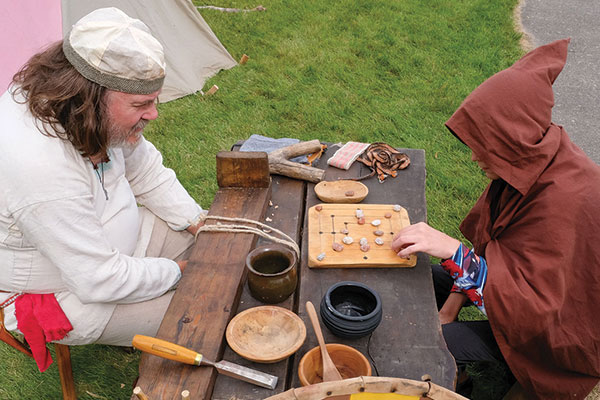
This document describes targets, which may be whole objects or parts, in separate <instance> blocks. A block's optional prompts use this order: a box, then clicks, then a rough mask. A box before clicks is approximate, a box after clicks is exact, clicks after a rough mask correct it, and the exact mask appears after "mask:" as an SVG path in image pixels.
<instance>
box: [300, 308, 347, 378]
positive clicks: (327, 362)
mask: <svg viewBox="0 0 600 400" xmlns="http://www.w3.org/2000/svg"><path fill="white" fill-rule="evenodd" d="M306 311H307V312H308V317H309V318H310V322H312V326H313V329H314V330H315V335H317V341H318V342H319V346H320V347H321V358H322V359H323V382H328V381H341V380H342V379H343V378H342V375H341V374H340V371H338V369H337V368H336V367H335V364H334V363H333V361H332V360H331V357H330V356H329V353H328V352H327V346H325V339H323V332H321V325H320V324H319V317H318V316H317V312H316V311H315V306H313V303H311V302H310V301H307V302H306Z"/></svg>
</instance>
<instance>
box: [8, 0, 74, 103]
mask: <svg viewBox="0 0 600 400" xmlns="http://www.w3.org/2000/svg"><path fill="white" fill-rule="evenodd" d="M60 39H62V16H61V4H60V0H19V1H2V2H0V54H2V62H1V63H0V94H2V93H4V91H5V90H6V89H7V88H8V85H9V84H10V82H11V80H12V77H13V75H14V74H15V73H16V72H17V71H18V70H19V69H20V68H21V67H22V66H23V64H25V62H26V61H27V60H28V59H29V57H31V56H32V55H34V54H35V53H37V52H39V51H40V50H42V49H43V48H44V47H46V46H47V45H48V44H50V43H52V42H55V41H57V40H60Z"/></svg>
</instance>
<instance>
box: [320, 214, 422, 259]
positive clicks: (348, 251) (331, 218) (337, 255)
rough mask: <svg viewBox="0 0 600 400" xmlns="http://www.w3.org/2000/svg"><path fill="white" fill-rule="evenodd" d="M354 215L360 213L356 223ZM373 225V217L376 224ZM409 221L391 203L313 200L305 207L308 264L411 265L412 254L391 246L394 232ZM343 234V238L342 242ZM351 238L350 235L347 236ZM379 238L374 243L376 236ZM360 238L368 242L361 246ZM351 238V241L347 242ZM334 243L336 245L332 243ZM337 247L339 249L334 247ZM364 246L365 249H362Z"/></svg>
mask: <svg viewBox="0 0 600 400" xmlns="http://www.w3.org/2000/svg"><path fill="white" fill-rule="evenodd" d="M357 209H360V210H361V211H359V212H358V215H361V212H362V214H363V215H364V224H359V218H358V217H357ZM377 220H378V221H379V224H378V225H377V226H375V225H373V221H375V223H376V224H377ZM408 225H410V220H409V218H408V213H407V212H406V210H405V209H404V208H403V207H400V206H398V205H393V204H337V203H326V204H325V203H324V204H317V205H316V206H313V207H311V208H310V209H309V210H308V266H309V267H311V268H373V267H378V268H398V267H414V266H415V265H416V263H417V257H416V256H415V255H412V256H410V258H400V257H398V255H397V254H396V253H395V252H394V251H393V250H392V248H391V244H392V239H393V237H394V235H395V234H396V233H397V232H398V231H399V230H400V229H402V228H403V227H405V226H408ZM344 238H346V239H345V242H344ZM348 238H351V239H348ZM377 238H379V240H378V242H379V243H380V244H378V243H376V239H377ZM361 239H363V243H364V242H365V240H364V239H366V243H367V245H368V246H363V248H362V249H361V244H360V241H361ZM349 242H352V243H349ZM334 243H336V245H334ZM334 246H335V247H337V248H338V249H340V246H341V251H336V250H334V248H333V247H334ZM366 247H368V250H366V251H364V250H365V249H366Z"/></svg>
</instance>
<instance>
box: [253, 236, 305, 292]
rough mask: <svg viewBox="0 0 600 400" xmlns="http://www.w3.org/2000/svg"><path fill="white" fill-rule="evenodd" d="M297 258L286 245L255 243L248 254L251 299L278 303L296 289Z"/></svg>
mask: <svg viewBox="0 0 600 400" xmlns="http://www.w3.org/2000/svg"><path fill="white" fill-rule="evenodd" d="M297 264H298V259H297V257H296V253H294V252H293V251H292V250H291V249H289V248H288V247H285V246H282V245H279V244H267V245H264V246H259V247H257V248H255V249H254V250H252V251H251V252H250V253H248V256H247V257H246V268H247V269H248V288H249V289H250V294H252V297H254V298H255V299H257V300H259V301H261V302H263V303H268V304H276V303H281V302H282V301H284V300H285V299H287V298H288V297H289V296H290V295H291V294H292V293H294V291H295V290H296V285H297V284H298V267H297Z"/></svg>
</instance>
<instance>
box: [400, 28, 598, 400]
mask: <svg viewBox="0 0 600 400" xmlns="http://www.w3.org/2000/svg"><path fill="white" fill-rule="evenodd" d="M568 44H569V39H564V40H558V41H555V42H552V43H550V44H548V45H545V46H541V47H538V48H537V49H535V50H533V51H531V52H529V53H528V54H526V55H525V56H523V57H522V58H521V59H520V60H519V61H517V62H516V63H515V64H514V65H512V66H511V67H510V68H508V69H505V70H503V71H501V72H498V73H497V74H495V75H494V76H492V77H491V78H489V79H488V80H486V81H485V82H483V83H482V84H481V85H480V86H479V87H478V88H477V89H475V90H474V91H473V92H472V93H471V94H470V95H469V96H468V97H467V98H466V99H465V100H464V102H463V103H462V105H461V106H460V108H459V109H458V110H457V111H456V112H455V113H454V114H453V115H452V117H451V118H450V119H449V120H448V121H447V122H446V127H447V128H448V129H449V130H450V131H451V132H452V133H453V134H454V135H455V136H456V137H457V138H458V139H460V140H461V141H462V142H463V143H464V144H466V145H467V146H468V147H469V148H470V149H471V151H472V159H473V160H474V161H476V162H477V163H478V164H479V166H480V167H481V168H482V169H483V170H484V172H485V174H486V176H488V178H490V179H491V180H492V181H491V183H490V184H489V185H488V187H487V188H486V189H485V191H484V192H483V194H482V195H481V197H480V198H479V200H478V201H477V203H476V204H475V206H474V207H473V209H472V210H471V211H470V212H469V214H468V215H467V216H466V218H465V219H464V221H463V222H462V224H461V226H460V229H461V231H462V233H463V234H464V235H465V237H466V238H467V239H468V240H469V241H470V242H471V243H472V244H473V250H472V251H471V253H472V254H474V255H473V259H475V260H476V262H473V265H480V264H482V265H484V264H485V265H486V268H487V270H485V268H484V269H482V270H477V271H476V273H475V274H471V276H473V275H475V276H476V278H478V280H477V279H475V280H476V281H478V282H479V284H480V286H479V289H481V290H480V291H479V294H480V295H481V298H477V295H472V294H473V292H472V291H471V293H470V294H468V293H466V291H461V290H460V288H457V287H456V284H455V286H454V288H453V290H452V292H453V293H451V294H450V295H449V297H448V298H447V300H446V302H445V303H444V305H443V307H442V308H441V310H440V321H441V322H442V324H447V325H443V328H446V327H451V326H453V325H459V324H466V323H467V322H452V321H455V320H456V317H457V315H458V311H459V310H460V307H461V306H462V305H463V304H464V303H465V301H467V298H468V300H471V302H473V303H475V304H476V305H478V306H479V307H480V309H482V310H484V311H485V312H486V314H487V317H488V320H489V327H490V328H491V333H493V336H492V335H491V334H490V335H489V337H490V340H492V342H494V341H495V343H493V344H492V345H489V346H488V347H489V348H490V349H491V350H489V351H488V352H487V354H488V355H490V354H491V356H489V357H487V356H486V355H484V356H483V357H481V358H484V359H485V358H487V359H492V358H495V359H502V358H503V359H504V360H505V361H506V363H507V364H508V366H509V368H510V370H511V371H512V373H513V374H514V376H515V377H516V379H517V380H518V381H519V383H520V384H521V386H522V387H523V389H524V390H525V391H526V392H528V393H529V394H530V398H539V399H582V398H584V397H585V396H586V395H587V394H588V393H589V392H590V391H591V390H592V389H593V387H594V386H595V385H596V384H597V383H598V380H599V377H600V322H598V317H597V316H596V312H597V310H598V308H600V245H598V244H597V241H598V240H600V167H599V166H598V165H596V164H595V163H594V162H593V161H592V160H590V159H589V158H588V157H587V156H586V155H585V154H584V153H583V151H582V150H581V149H579V148H578V147H577V146H576V145H575V144H573V143H572V142H571V140H570V139H569V137H568V135H567V133H566V132H565V130H564V129H563V127H562V126H559V125H555V124H554V123H552V107H553V105H554V94H553V91H552V84H553V83H554V81H555V79H556V78H557V76H558V75H559V73H560V72H561V71H562V69H563V67H564V65H565V62H566V58H567V48H568ZM463 247H464V246H463V245H461V244H460V242H458V241H457V240H456V239H453V238H451V237H449V236H447V235H445V234H444V233H442V232H439V231H437V230H435V229H434V228H431V227H430V226H428V225H426V224H424V223H420V224H415V225H412V226H409V227H407V228H405V229H404V230H402V231H401V232H399V233H398V234H397V236H396V238H395V239H394V243H393V248H394V249H395V250H396V251H397V252H398V253H399V255H400V256H402V257H405V256H407V255H408V254H412V253H415V252H425V253H428V254H430V255H432V256H434V257H439V258H442V259H443V261H442V265H444V269H446V271H450V270H451V269H449V268H447V265H448V263H449V260H452V259H455V258H456V254H455V253H458V252H460V251H461V249H463ZM467 251H468V249H467ZM467 269H469V268H467ZM481 271H483V272H481ZM470 272H472V270H470V269H469V270H468V271H467V273H466V274H465V275H464V276H466V275H469V273H470ZM450 274H452V272H451V271H450ZM458 275H460V273H459V274H458ZM477 275H479V276H477ZM456 282H458V280H457V281H456ZM475 286H476V287H475V289H478V288H477V285H475ZM465 294H466V295H465ZM477 301H480V302H481V304H477ZM485 323H486V324H487V321H486V322H485ZM444 336H445V338H446V341H447V343H448V347H449V349H450V351H452V352H453V353H454V351H453V349H464V348H465V347H468V346H469V345H470V343H469V340H470V337H469V336H467V335H459V336H457V335H450V336H451V337H449V335H448V334H447V330H446V329H444ZM483 336H485V335H479V337H478V338H477V337H476V336H475V337H476V340H475V341H478V340H481V338H482V337H483ZM452 341H454V342H457V341H462V342H463V343H452ZM494 346H496V349H499V352H498V353H499V354H497V355H494V354H493V353H494V349H493V347H494ZM500 353H501V354H500ZM460 357H463V355H461V356H458V357H457V355H456V354H455V358H456V359H457V362H459V358H460ZM475 358H477V357H473V359H471V360H462V361H476V359H475Z"/></svg>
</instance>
